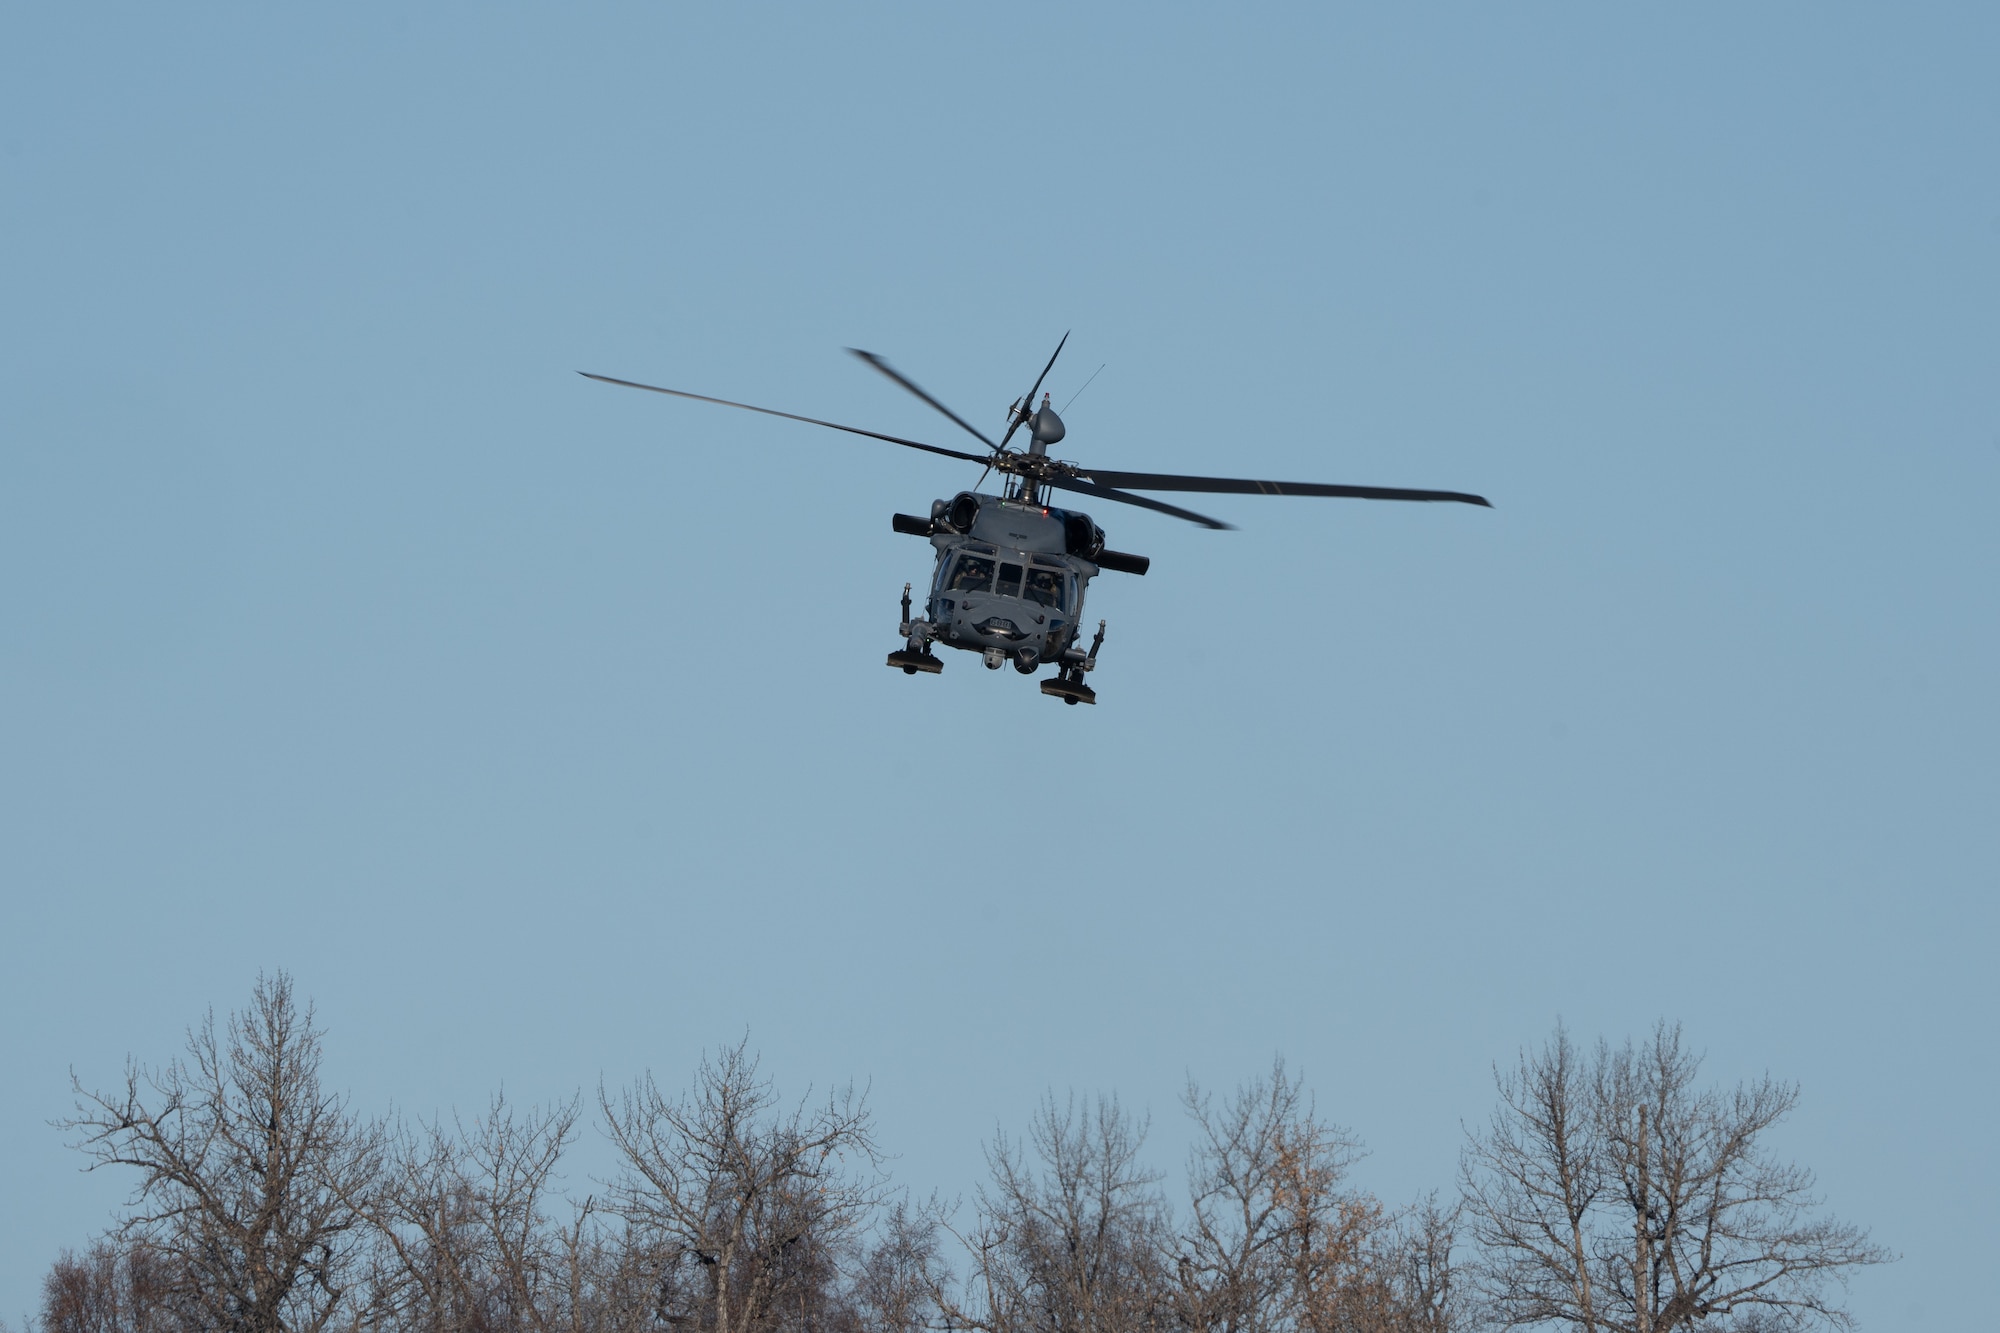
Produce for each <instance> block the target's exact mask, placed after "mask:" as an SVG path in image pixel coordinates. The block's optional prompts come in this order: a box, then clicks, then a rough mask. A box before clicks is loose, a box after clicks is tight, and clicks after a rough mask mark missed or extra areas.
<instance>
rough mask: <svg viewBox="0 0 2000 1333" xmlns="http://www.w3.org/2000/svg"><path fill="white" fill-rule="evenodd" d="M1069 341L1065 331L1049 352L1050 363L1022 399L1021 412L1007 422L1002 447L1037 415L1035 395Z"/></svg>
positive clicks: (1002, 437)
mask: <svg viewBox="0 0 2000 1333" xmlns="http://www.w3.org/2000/svg"><path fill="white" fill-rule="evenodd" d="M1068 341H1069V334H1068V333H1067V332H1065V333H1064V334H1063V336H1062V342H1059V343H1057V344H1056V350H1055V351H1053V352H1050V353H1049V364H1048V365H1046V366H1043V367H1042V373H1041V374H1039V375H1037V376H1035V387H1034V388H1032V389H1030V390H1028V396H1027V397H1026V398H1023V399H1022V400H1021V414H1020V415H1019V416H1017V417H1015V418H1014V419H1013V420H1012V421H1010V422H1008V423H1007V433H1006V434H1005V435H1002V436H1001V437H1000V447H1001V448H1002V449H1005V448H1006V447H1007V441H1009V440H1011V439H1013V438H1014V432H1015V431H1017V430H1019V429H1020V428H1021V423H1022V422H1023V421H1026V420H1027V419H1028V418H1029V417H1031V416H1033V415H1035V395H1036V394H1037V393H1040V392H1041V388H1042V381H1043V380H1045V379H1047V378H1048V377H1049V371H1051V370H1053V369H1054V368H1055V364H1056V358H1057V357H1059V356H1061V355H1062V349H1063V343H1066V342H1068Z"/></svg>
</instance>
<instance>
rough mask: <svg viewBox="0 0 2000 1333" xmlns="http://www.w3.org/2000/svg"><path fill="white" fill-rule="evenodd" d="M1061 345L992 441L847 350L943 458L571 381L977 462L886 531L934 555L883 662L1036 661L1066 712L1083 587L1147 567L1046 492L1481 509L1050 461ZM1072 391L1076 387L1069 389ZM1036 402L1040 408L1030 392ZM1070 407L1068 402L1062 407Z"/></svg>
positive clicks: (1354, 489)
mask: <svg viewBox="0 0 2000 1333" xmlns="http://www.w3.org/2000/svg"><path fill="white" fill-rule="evenodd" d="M1068 342H1069V335H1068V334H1067V333H1065V334H1064V335H1063V336H1062V341H1061V342H1058V343H1057V344H1056V350H1055V353H1054V354H1053V355H1051V356H1050V357H1049V361H1048V364H1047V365H1045V366H1043V367H1042V373H1041V374H1040V375H1037V376H1036V377H1035V384H1034V387H1033V388H1031V389H1029V390H1028V392H1027V396H1026V397H1023V398H1017V399H1015V400H1014V403H1013V406H1011V407H1009V408H1008V409H1007V430H1006V433H1005V434H1003V435H1002V436H1001V437H1000V438H999V440H998V441H995V440H993V439H990V438H988V436H987V435H986V434H985V432H983V431H981V430H979V429H978V428H977V427H975V426H973V425H972V424H971V423H970V422H968V421H967V420H966V419H965V418H964V417H961V416H960V415H959V414H958V413H956V412H954V411H952V410H951V409H950V408H948V407H946V406H945V405H944V404H943V403H941V402H939V401H938V400H937V399H936V398H933V397H932V396H931V395H930V394H929V393H926V392H925V391H924V390H923V389H922V388H921V387H920V386H919V385H918V384H917V383H916V382H915V381H914V380H912V379H910V378H909V377H908V376H907V375H904V374H903V373H902V372H901V371H899V370H897V369H896V368H895V367H894V366H891V365H890V364H889V363H888V362H887V361H885V360H883V359H882V358H881V357H879V356H877V355H875V354H874V353H873V352H863V351H860V350H859V349H857V348H852V347H850V348H848V349H847V350H848V351H849V352H851V353H853V355H855V356H857V357H859V358H860V359H861V360H863V361H865V362H867V363H868V364H869V365H870V366H873V367H874V368H875V369H876V370H878V371H880V372H881V373H882V374H884V375H886V376H888V377H889V378H890V379H892V380H894V381H895V382H896V383H897V384H899V385H901V386H902V387H903V388H905V389H907V390H909V391H910V392H911V393H913V394H915V395H916V396H917V397H918V398H921V399H922V400H923V401H924V402H925V403H927V404H929V405H930V406H931V407H933V408H935V409H937V410H938V411H939V412H941V413H943V414H944V415H945V416H947V417H949V418H950V419H951V420H952V422H953V423H954V424H955V425H957V426H958V427H959V428H960V429H961V430H963V431H965V433H966V434H968V435H970V436H972V437H973V438H974V439H976V440H978V441H979V442H980V443H981V444H983V445H985V446H986V450H987V451H986V452H985V453H983V454H973V453H966V452H965V451H963V450H959V449H946V448H944V447H943V446H941V445H935V444H925V443H923V442H922V441H919V440H906V439H904V438H902V437H901V436H898V435H884V434H882V433H881V432H880V431H872V430H862V429H861V428H860V427H858V426H843V425H841V424H840V423H838V422H834V421H821V420H819V419H818V418H817V417H802V416H799V415H797V414H795V413H792V412H780V411H777V410H776V409H775V408H769V407H756V406H753V405H752V404H750V403H736V402H731V401H730V400H728V399H727V398H710V397H709V396H707V395H706V394H699V393H688V392H686V391H685V390H682V389H663V388H661V387H660V386H659V385H657V384H640V383H638V382H637V381H635V380H621V379H614V378H612V377H611V376H609V375H593V374H591V373H590V372H589V371H587V370H585V371H579V372H578V373H579V374H581V375H583V376H585V377H586V378H589V379H594V380H601V381H602V382H604V383H606V384H622V385H624V386H625V387H626V388H628V389H645V390H647V391H648V392H650V393H664V394H671V395H672V396H674V397H676V398H692V399H694V400H695V401H696V402H698V403H716V404H719V405H721V406H723V407H740V408H742V409H744V410H745V411H748V412H762V413H763V414H764V415H766V416H773V417H783V418H785V419H786V420H787V421H803V422H805V423H806V424H807V425H811V426H826V427H829V428H831V429H833V430H840V431H846V432H847V433H848V434H850V435H865V436H867V437H868V438H869V439H871V440H886V441H887V442H889V443H890V444H900V445H902V446H904V447H905V448H909V449H921V450H923V451H924V452H926V453H932V454H942V455H944V456H945V457H946V458H959V459H963V460H965V461H966V462H968V463H978V464H981V465H982V466H983V467H984V468H985V469H986V471H983V472H981V473H980V474H979V481H977V482H974V483H973V488H972V489H971V490H969V491H960V492H959V493H958V494H957V495H955V496H953V497H952V498H951V499H949V500H935V501H932V503H931V512H930V517H929V518H918V517H915V516H913V515H910V514H896V515H894V517H893V524H894V527H895V530H896V531H897V532H903V533H908V534H910V535H911V536H913V537H928V538H930V542H931V546H932V548H933V549H934V550H935V551H936V561H937V563H936V566H935V567H934V568H933V570H932V571H931V583H930V592H929V594H928V596H927V597H926V598H925V601H924V614H923V615H922V616H921V617H912V616H911V614H910V585H909V584H907V583H906V584H904V585H903V619H902V623H901V624H900V625H899V626H898V627H897V631H896V632H897V633H899V634H901V635H902V636H903V647H901V648H900V649H898V650H896V651H895V652H893V653H890V654H889V665H890V666H892V667H901V668H902V670H903V672H904V674H906V675H912V676H914V675H916V674H917V673H918V672H928V673H932V674H935V673H937V672H939V671H942V670H944V662H943V661H942V660H941V659H939V658H938V657H937V656H936V654H934V653H933V652H932V651H931V646H932V645H933V644H939V643H941V644H943V645H944V646H945V647H947V648H962V649H964V650H966V651H967V652H974V653H978V654H980V656H981V658H982V659H983V660H984V661H985V663H986V665H987V667H988V668H989V669H991V670H995V671H997V670H999V669H1000V667H1001V666H1003V665H1005V664H1006V663H1008V662H1012V663H1013V664H1014V669H1015V670H1016V671H1019V672H1020V673H1021V674H1022V675H1024V676H1030V675H1033V674H1034V673H1035V672H1036V671H1038V670H1040V669H1041V668H1042V667H1043V666H1044V665H1048V666H1053V667H1054V668H1055V670H1056V674H1055V675H1053V676H1050V677H1048V678H1047V679H1045V680H1043V681H1042V682H1041V686H1042V693H1043V694H1047V695H1051V696H1053V697H1055V698H1058V699H1061V700H1062V701H1063V702H1064V703H1066V704H1079V703H1084V704H1094V703H1096V702H1097V694H1096V691H1094V690H1092V689H1091V688H1090V686H1088V685H1086V684H1084V680H1083V678H1084V676H1085V674H1087V673H1088V672H1091V671H1094V670H1096V669H1097V653H1098V650H1099V649H1100V648H1102V647H1103V646H1104V622H1103V621H1102V620H1100V621H1098V622H1097V634H1096V636H1095V637H1094V638H1093V639H1092V640H1091V641H1090V647H1089V648H1088V649H1084V648H1079V647H1078V646H1077V642H1078V634H1077V630H1078V626H1079V625H1081V623H1082V620H1083V598H1084V591H1085V589H1086V588H1088V587H1089V585H1090V581H1091V579H1093V578H1095V577H1096V576H1097V574H1098V573H1099V572H1100V571H1102V570H1107V569H1108V570H1113V571H1115V572H1117V573H1121V574H1144V573H1145V572H1146V570H1147V568H1148V567H1149V566H1150V565H1151V564H1152V561H1151V560H1149V559H1148V558H1147V557H1145V556H1143V555H1128V554H1126V553H1125V552H1123V551H1112V550H1108V549H1106V548H1105V545H1104V529H1102V528H1100V527H1098V526H1097V524H1095V523H1093V522H1092V521H1091V519H1090V515H1088V514H1084V513H1080V512H1078V511H1076V510H1074V509H1060V508H1055V507H1053V506H1051V505H1050V503H1049V500H1050V494H1049V493H1050V492H1051V491H1052V490H1055V491H1069V492H1071V493H1073V494H1076V495H1088V496H1094V497H1096V498H1098V499H1100V500H1114V501H1116V502H1117V503H1119V504H1128V505H1137V506H1139V507H1140V508H1142V509H1151V510H1154V511H1156V512H1158V513H1162V514H1171V515H1173V516H1174V517H1175V518H1181V519H1186V520H1187V521H1188V522H1190V523H1199V524H1201V525H1202V526H1203V527H1205V528H1228V527H1230V526H1231V525H1230V524H1227V523H1224V522H1222V521H1221V520H1220V519H1214V518H1210V517H1208V516H1207V515H1206V514H1197V513H1195V512H1194V511H1193V510H1189V509H1181V508H1179V507H1177V506H1175V505H1170V504H1167V503H1165V502H1164V501H1161V500H1155V499H1152V498H1150V497H1148V496H1144V495H1134V494H1132V492H1133V491H1203V492H1210V493H1216V494H1224V495H1317V496H1336V497H1347V498H1351V499H1360V500H1450V501H1456V502H1458V503H1460V504H1472V505H1484V506H1486V507H1487V508H1491V507H1492V506H1491V505H1489V504H1487V501H1485V500H1484V499H1482V498H1481V497H1479V496H1477V495H1467V494H1465V493H1464V492H1462V491H1413V490H1400V489H1394V488H1391V487H1384V486H1330V485H1324V484H1321V483H1317V482H1295V481H1249V480H1245V479H1242V478H1238V477H1186V476H1179V475H1177V474H1175V473H1171V472H1112V471H1107V470H1106V469H1103V468H1095V467H1085V466H1083V465H1082V464H1080V463H1070V462H1064V461H1062V460H1060V459H1056V458H1051V457H1050V456H1049V446H1050V445H1052V444H1057V443H1060V442H1061V440H1062V438H1063V436H1064V434H1065V431H1064V429H1063V423H1062V418H1061V417H1059V416H1057V415H1056V411H1055V409H1054V408H1053V407H1051V406H1050V405H1049V395H1048V394H1046V393H1042V382H1043V381H1044V380H1046V379H1047V378H1048V376H1049V371H1051V370H1053V369H1054V368H1055V364H1056V357H1058V356H1061V355H1062V350H1063V347H1064V346H1065V345H1067V344H1068ZM1079 392H1081V390H1079ZM1037 393H1042V405H1041V406H1040V407H1036V406H1035V395H1036V394H1037ZM1072 401H1073V400H1072ZM1022 426H1026V427H1027V428H1028V447H1027V449H1026V451H1025V452H1022V451H1016V450H1011V449H1009V448H1008V447H1007V446H1008V444H1009V443H1010V442H1011V441H1012V440H1013V438H1014V433H1015V432H1016V431H1017V430H1019V429H1020V428H1021V427H1022ZM989 472H998V473H999V474H1000V475H1001V477H1002V478H1003V479H1004V481H1003V483H1002V487H1001V493H1000V494H999V495H989V494H987V493H985V492H982V491H981V490H980V489H979V486H980V484H981V483H983V482H984V481H985V480H986V477H987V473H989Z"/></svg>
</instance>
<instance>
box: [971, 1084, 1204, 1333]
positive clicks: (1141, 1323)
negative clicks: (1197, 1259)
mask: <svg viewBox="0 0 2000 1333" xmlns="http://www.w3.org/2000/svg"><path fill="white" fill-rule="evenodd" d="M1144 1141H1145V1128H1144V1126H1143V1125H1138V1124H1135V1123H1134V1122H1133V1121H1132V1120H1131V1119H1130V1118H1129V1117H1127V1116H1126V1115H1125V1114H1124V1112H1123V1111H1121V1110H1120V1109H1119V1106H1118V1103H1117V1101H1116V1100H1115V1099H1108V1098H1100V1099H1098V1100H1097V1101H1096V1102H1095V1103H1094V1104H1093V1105H1090V1106H1088V1107H1086V1108H1079V1107H1078V1105H1077V1103H1076V1101H1075V1099H1073V1098H1072V1099H1071V1100H1070V1101H1069V1102H1068V1103H1066V1104H1063V1105H1058V1104H1057V1103H1056V1102H1055V1100H1054V1099H1053V1098H1050V1099H1048V1100H1046V1101H1044V1102H1043V1104H1042V1107H1041V1110H1040V1111H1039V1112H1038V1113H1037V1115H1036V1117H1035V1120H1034V1122H1033V1125H1032V1127H1031V1128H1030V1130H1029V1134H1028V1144H1029V1147H1030V1148H1032V1150H1033V1160H1032V1161H1031V1160H1030V1159H1029V1157H1028V1155H1027V1154H1026V1153H1024V1152H1023V1151H1021V1149H1020V1148H1019V1147H1017V1146H1016V1145H1014V1144H1012V1143H1010V1142H1009V1141H1008V1140H1007V1138H1006V1137H1005V1136H1004V1135H1002V1136H1000V1137H999V1138H998V1139H997V1140H996V1141H995V1144H994V1146H993V1147H992V1148H991V1149H990V1150H989V1151H988V1153H987V1163H988V1166H989V1168H990V1170H991V1172H992V1184H991V1186H990V1188H988V1189H984V1190H982V1191H981V1193H980V1198H979V1205H978V1217H977V1222H976V1224H975V1226H974V1228H973V1230H972V1232H971V1234H969V1235H961V1236H960V1239H961V1240H962V1241H963V1242H964V1244H965V1247H966V1249H967V1251H968V1253H969V1255H970V1257H971V1264H972V1271H971V1274H970V1276H969V1280H968V1282H967V1284H966V1287H965V1289H964V1290H963V1291H962V1292H960V1293H959V1294H958V1295H957V1296H950V1295H946V1294H944V1293H940V1295H941V1304H942V1305H943V1308H944V1313H945V1317H946V1319H947V1322H948V1323H950V1324H952V1325H953V1326H956V1327H961V1328H968V1329H976V1330H980V1331H981V1333H1134V1330H1143V1329H1150V1328H1154V1327H1158V1326H1160V1325H1163V1324H1164V1323H1166V1322H1167V1321H1168V1319H1169V1317H1170V1316H1169V1314H1168V1310H1167V1305H1166V1300H1167V1283H1166V1280H1165V1276H1164V1270H1163V1266H1162V1260H1163V1258H1164V1256H1165V1254H1166V1253H1167V1252H1168V1250H1169V1249H1170V1245H1171V1240H1170V1236H1169V1233H1168V1217H1167V1207H1166V1202H1165V1200H1164V1199H1163V1198H1162V1197H1161V1195H1160V1193H1159V1189H1158V1185H1159V1180H1160V1177H1159V1175H1158V1173H1156V1172H1153V1171H1150V1170H1148V1169H1146V1168H1144V1167H1142V1166H1141V1165H1140V1164H1139V1161H1138V1156H1139V1149H1140V1146H1141V1144H1142V1143H1143V1142H1144Z"/></svg>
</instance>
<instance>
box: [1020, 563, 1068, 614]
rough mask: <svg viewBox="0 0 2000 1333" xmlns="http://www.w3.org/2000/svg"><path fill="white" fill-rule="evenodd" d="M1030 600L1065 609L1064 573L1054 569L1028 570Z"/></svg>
mask: <svg viewBox="0 0 2000 1333" xmlns="http://www.w3.org/2000/svg"><path fill="white" fill-rule="evenodd" d="M1027 597H1028V600H1029V601H1031V602H1040V603H1041V604H1042V605H1043V606H1052V607H1054V608H1055V609H1056V610H1058V611H1060V610H1062V609H1063V579H1062V575H1060V574H1058V573H1056V572H1055V571H1054V570H1052V569H1031V570H1029V571H1028V591H1027Z"/></svg>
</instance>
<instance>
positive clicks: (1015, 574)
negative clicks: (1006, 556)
mask: <svg viewBox="0 0 2000 1333" xmlns="http://www.w3.org/2000/svg"><path fill="white" fill-rule="evenodd" d="M994 591H996V592H998V593H999V594H1000V595H1001V596H1002V597H1019V596H1020V595H1021V567H1020V566H1019V565H1009V564H1006V563H1004V562H1003V563H1002V564H1001V566H1000V586H999V587H998V588H996V589H995V590H994Z"/></svg>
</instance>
